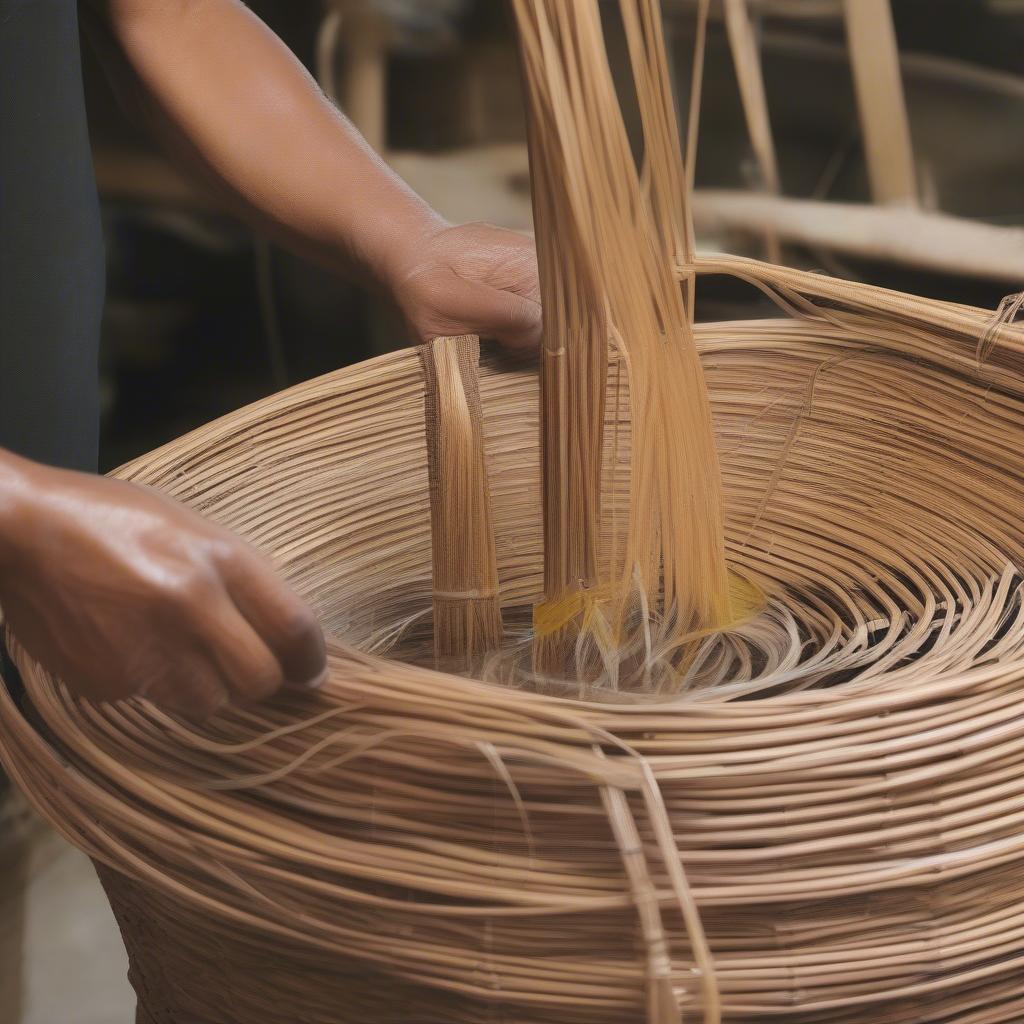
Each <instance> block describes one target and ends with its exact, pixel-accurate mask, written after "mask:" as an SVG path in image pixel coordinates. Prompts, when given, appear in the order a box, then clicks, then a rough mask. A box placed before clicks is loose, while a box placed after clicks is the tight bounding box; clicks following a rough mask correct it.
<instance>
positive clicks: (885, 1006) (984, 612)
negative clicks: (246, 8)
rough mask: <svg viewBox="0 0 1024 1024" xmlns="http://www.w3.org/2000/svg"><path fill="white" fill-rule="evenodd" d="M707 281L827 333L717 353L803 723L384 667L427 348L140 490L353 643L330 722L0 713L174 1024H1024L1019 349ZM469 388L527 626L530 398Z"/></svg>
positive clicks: (42, 691) (426, 543)
mask: <svg viewBox="0 0 1024 1024" xmlns="http://www.w3.org/2000/svg"><path fill="white" fill-rule="evenodd" d="M703 269H704V270H707V271H722V270H725V271H728V272H731V273H736V274H738V275H739V276H741V277H745V278H746V279H748V280H753V281H755V283H756V282H762V283H763V281H764V280H768V279H769V278H770V280H771V282H772V284H773V287H775V288H776V289H778V290H780V291H785V294H786V295H788V296H789V298H790V300H792V301H794V302H795V297H796V296H797V294H798V293H799V294H800V295H801V296H803V299H802V300H801V301H802V302H803V303H804V306H803V308H802V311H803V313H804V315H803V316H802V317H800V318H796V317H794V318H792V319H782V320H776V321H763V322H756V323H747V324H728V325H723V324H709V325H703V326H701V327H700V328H699V331H698V335H699V343H700V346H701V350H702V358H703V361H704V366H705V369H706V373H707V378H708V383H709V387H710V391H711V396H712V401H713V406H714V415H715V422H716V430H717V435H718V440H719V446H720V452H721V458H722V465H723V471H724V476H725V485H726V496H727V508H728V516H729V520H728V539H729V553H730V559H731V562H732V564H733V565H734V566H735V567H739V568H741V569H746V570H747V571H748V572H750V573H752V574H754V575H755V576H756V577H757V578H758V579H759V580H760V581H761V582H763V583H764V585H765V587H766V589H767V590H768V592H769V594H771V595H775V596H777V597H778V606H777V607H776V608H775V611H774V612H772V611H771V608H770V609H769V613H768V619H767V620H766V624H765V626H764V628H765V629H767V630H786V629H793V630H796V631H797V632H798V633H799V634H800V636H801V638H802V640H803V641H805V642H804V643H803V645H802V649H800V645H798V649H799V651H800V653H799V656H798V657H797V659H796V662H795V664H794V665H792V666H789V671H790V677H791V678H792V677H794V676H800V673H804V675H805V676H806V687H805V688H803V689H800V688H798V689H796V691H795V692H783V690H784V689H785V688H784V687H781V686H780V689H779V691H778V692H777V693H773V692H769V693H767V694H764V695H762V696H761V697H760V698H758V699H752V700H744V701H738V702H729V701H725V700H721V699H718V698H716V697H714V695H703V696H701V695H700V694H695V695H692V696H691V697H690V698H689V699H684V700H678V701H674V702H661V703H652V702H651V701H646V702H640V703H636V702H633V703H631V702H629V701H626V700H623V701H621V702H618V703H616V702H614V701H611V702H609V701H602V702H591V703H584V702H579V701H573V700H567V699H560V698H557V697H553V696H543V695H540V694H536V693H531V692H526V691H518V690H507V689H502V688H499V687H496V686H491V685H488V684H484V683H480V682H476V681H474V680H470V679H466V678H461V677H458V676H454V675H445V674H440V673H433V672H431V671H430V670H429V669H426V668H416V667H412V666H409V665H403V664H400V663H398V662H397V661H389V660H386V659H382V658H378V657H376V656H373V655H371V654H366V653H361V652H360V647H361V646H365V645H367V644H368V643H370V642H371V641H372V640H373V638H374V637H376V636H377V635H378V633H379V631H380V630H381V629H382V628H383V627H387V626H389V625H390V624H392V623H394V622H395V621H397V620H400V619H402V618H403V617H407V616H410V615H412V614H413V613H416V612H420V613H423V612H424V611H425V610H426V609H429V607H430V598H431V589H432V583H431V537H430V508H429V497H428V481H427V462H426V452H425V446H424V412H423V409H424V395H423V387H424V383H423V372H422V368H421V362H420V359H419V358H418V356H417V354H416V353H415V352H413V351H404V352H400V353H397V354H394V355H390V356H386V357H383V358H381V359H378V360H374V361H372V362H370V363H367V364H362V365H359V366H355V367H352V368H349V369H347V370H343V371H339V372H337V373H334V374H331V375H328V376H326V377H323V378H320V379H318V380H315V381H311V382H309V383H306V384H303V385H300V386H298V387H296V388H293V389H291V390H289V391H287V392H285V393H283V394H281V395H277V396H274V397H273V398H270V399H267V400H265V401H263V402H259V403H257V404H255V405H253V406H250V407H248V408H246V409H243V410H241V411H239V412H237V413H234V414H232V415H230V416H228V417H225V418H224V419H222V420H219V421H217V422H215V423H213V424H211V425H209V426H207V427H205V428H203V429H201V430H199V431H197V432H195V433H193V434H190V435H188V436H186V437H184V438H182V439H180V440H179V441H176V442H174V443H172V444H170V445H168V446H166V447H164V448H162V449H160V450H158V451H156V452H154V453H152V454H151V455H149V456H146V457H144V458H142V459H140V460H138V461H137V462H135V463H133V464H131V465H129V466H127V467H125V468H124V469H123V470H122V471H121V472H120V473H119V475H120V476H122V477H124V478H126V479H131V480H135V481H139V482H142V483H146V484H149V485H152V486H156V487H159V488H160V489H162V490H164V491H166V492H167V493H169V494H171V495H173V496H174V497H176V498H178V499H180V500H182V501H184V502H186V503H188V504H189V505H191V506H193V507H194V508H196V509H198V510H200V511H201V512H203V513H205V514H207V515H209V516H212V517H213V518H215V519H216V520H218V521H220V522H221V523H223V524H225V525H227V526H229V527H231V528H233V529H235V530H237V531H239V532H240V533H241V534H242V535H244V536H245V537H247V538H249V539H250V540H251V541H253V542H254V543H256V544H257V545H259V546H260V547H262V548H263V549H264V550H266V551H268V552H270V553H272V555H273V556H274V558H275V560H276V561H277V563H278V564H279V566H280V567H281V569H282V571H283V572H284V574H285V575H286V576H287V577H288V579H290V580H291V581H292V582H293V583H294V585H295V586H296V587H297V588H298V589H299V590H300V591H301V592H302V593H303V594H304V595H305V596H306V597H307V598H308V599H309V600H310V601H311V602H312V603H313V605H314V606H315V608H316V609H317V610H318V612H319V613H320V615H321V616H322V619H323V622H324V623H325V627H326V629H327V631H328V632H329V634H330V635H331V637H332V638H333V639H332V641H331V645H330V646H331V665H332V679H331V682H330V683H329V684H328V686H327V687H326V688H325V690H324V691H322V692H320V693H318V694H316V695H313V696H296V695H286V696H284V697H283V698H281V699H280V700H279V701H277V702H276V703H274V704H272V705H270V706H269V708H268V709H267V710H266V711H265V712H263V713H262V714H261V715H260V716H257V715H256V714H255V712H253V711H251V710H246V709H235V710H231V711H228V712H225V713H224V714H223V715H222V716H221V717H219V718H218V719H216V720H215V721H213V722H211V723H209V724H208V725H207V726H205V727H203V728H200V729H192V728H187V727H185V726H184V725H181V724H179V723H175V722H173V721H172V720H170V719H169V718H167V717H165V716H163V715H161V714H160V713H159V712H158V711H156V710H154V709H152V708H149V707H147V706H145V705H127V706H123V707H119V708H112V707H111V708H106V707H105V708H89V707H87V706H84V705H82V704H80V703H78V702H76V701H74V700H73V699H71V698H70V697H69V696H68V695H67V693H66V691H65V690H64V689H63V687H62V686H60V684H59V683H57V682H56V681H54V680H51V679H49V678H48V677H47V676H46V675H45V673H44V672H42V671H41V670H40V669H39V668H38V667H37V666H35V665H33V664H32V663H31V662H30V659H28V658H27V657H25V656H24V655H23V654H22V655H21V657H20V664H21V666H22V669H23V674H24V676H25V679H26V684H27V688H28V693H29V697H30V699H31V701H32V703H33V705H34V708H35V712H36V714H37V715H38V717H39V719H40V720H41V722H42V723H43V725H44V728H45V735H44V734H43V731H42V730H37V729H33V728H31V727H30V726H29V725H28V724H27V722H26V720H25V719H24V718H23V717H22V716H21V715H20V713H19V712H18V711H17V709H15V708H14V707H13V705H12V704H11V702H10V700H9V699H7V698H6V697H4V698H2V700H0V719H2V722H0V735H2V740H0V753H2V760H3V763H4V765H5V767H6V768H7V769H8V770H9V771H10V773H11V775H12V777H14V778H15V779H16V780H18V781H19V783H20V784H21V785H22V786H23V788H24V789H25V791H26V792H27V793H28V795H29V796H30V798H31V799H32V801H33V803H34V804H35V805H36V807H37V808H38V809H39V810H40V811H41V812H42V813H43V814H45V815H46V816H47V817H48V818H49V819H50V820H51V821H52V822H53V823H54V824H55V825H56V826H57V827H58V828H59V829H61V831H63V832H64V833H65V835H67V836H68V838H69V839H71V841H72V842H75V843H76V844H78V845H79V846H81V847H82V848H83V849H85V850H86V851H87V852H88V853H90V854H91V855H92V856H93V857H94V858H95V859H97V860H98V861H99V862H101V863H103V864H105V865H106V867H105V868H104V869H103V875H104V880H105V882H106V884H107V886H108V890H109V892H110V895H111V899H112V901H113V903H114V907H115V910H116V912H117V916H118V919H119V921H120V923H121V926H122V929H123V930H124V933H125V938H126V941H127V944H128V948H129V951H130V953H131V959H132V976H133V980H134V981H135V983H136V986H137V989H138V991H139V992H140V996H141V998H142V1000H143V1002H144V1003H145V1005H146V1007H147V1009H148V1011H149V1013H150V1014H151V1015H152V1017H153V1020H154V1021H155V1022H156V1024H171V1022H173V1024H181V1022H186V1021H193V1020H200V1021H203V1022H209V1024H277V1022H283V1021H294V1022H308V1024H356V1022H358V1024H379V1022H385V1021H386V1022H397V1021H403V1022H406V1024H443V1022H449V1021H450V1022H465V1024H469V1022H472V1024H483V1022H502V1024H601V1022H609V1024H611V1022H615V1024H639V1022H641V1021H648V1020H649V1021H658V1022H662V1021H668V1020H678V1019H687V1020H713V1019H715V1017H716V1013H717V1011H716V1009H715V1006H716V997H715V992H716V991H717V992H718V993H719V995H720V999H721V1008H722V1014H723V1017H724V1019H725V1020H727V1021H731V1022H747V1021H749V1022H752V1021H762V1020H769V1019H775V1020H784V1021H787V1022H798V1021H807V1022H812V1021H813V1022H836V1024H839V1022H850V1024H853V1022H857V1024H861V1022H863V1024H868V1022H872V1024H874V1022H879V1021H885V1022H892V1024H899V1022H908V1024H909V1022H923V1021H930V1022H938V1021H957V1022H958V1024H964V1022H971V1024H985V1022H1011V1021H1020V1020H1022V1019H1024V984H1022V981H1021V978H1022V977H1024V694H1022V693H1021V690H1022V679H1024V652H1022V649H1021V644H1022V642H1024V612H1022V609H1021V603H1020V596H1019V583H1020V580H1019V577H1018V575H1017V570H1016V569H1015V568H1014V567H1015V566H1018V565H1022V564H1024V550H1022V541H1024V533H1022V530H1021V527H1020V519H1021V513H1022V510H1024V445H1022V444H1021V439H1022V438H1024V377H1022V376H1021V374H1020V371H1021V369H1022V367H1024V363H1022V355H1021V353H1022V352H1024V338H1022V336H1021V332H1020V331H1015V330H1012V329H1008V328H1007V329H1004V330H1003V331H1002V332H997V334H996V335H993V334H992V332H991V331H990V330H989V328H988V326H987V324H988V320H987V316H986V314H984V313H982V312H981V311H976V310H966V309H963V308H962V307H953V306H945V305H943V304H939V303H929V302H925V301H924V300H914V299H911V298H909V297H900V296H895V297H894V296H891V295H887V296H883V297H881V298H879V296H878V293H876V292H874V291H873V290H869V289H863V290H861V289H858V288H857V287H856V286H850V285H841V284H839V283H837V282H828V280H827V279H821V278H816V277H813V276H812V275H802V276H801V275H796V272H788V271H782V270H779V269H778V268H767V267H765V266H764V265H761V264H753V263H749V262H744V261H731V262H730V261H725V262H719V263H714V262H711V263H709V264H708V265H707V266H705V267H704V268H703ZM787 275H788V276H787ZM815 289H818V291H819V294H817V295H815V294H812V293H813V292H814V290H815ZM821 289H825V290H826V291H827V290H829V289H832V292H830V294H829V295H828V296H824V297H823V296H822V295H821V294H820V291H821ZM837 290H838V291H837ZM815 310H817V312H815ZM993 340H995V341H997V342H998V345H997V347H996V348H995V349H994V350H992V351H991V352H989V351H986V352H985V355H986V357H987V358H986V359H985V360H984V361H979V360H978V358H977V346H978V345H979V343H985V344H987V343H988V342H989V341H993ZM480 391H481V401H482V406H483V410H484V435H485V444H486V453H487V457H488V463H489V483H490V493H491V501H492V513H493V522H494V533H495V538H496V543H497V554H498V569H499V577H500V582H501V595H502V605H503V609H504V610H505V612H506V615H507V616H508V617H514V615H515V610H516V609H525V608H528V607H529V605H530V603H531V602H532V601H533V600H535V599H536V598H537V596H538V592H539V588H540V565H541V562H540V559H541V537H540V494H539V471H538V460H539V452H538V424H537V380H536V376H535V373H534V372H533V370H531V369H529V368H527V369H524V368H521V367H520V368H509V367H505V366H499V365H498V364H497V363H494V362H489V361H488V360H487V359H485V361H484V365H483V366H482V368H481V372H480ZM783 606H784V607H785V609H787V610H786V611H784V610H783ZM772 607H775V606H772ZM421 621H422V622H425V623H426V625H427V628H428V629H429V616H428V617H426V618H425V619H421ZM834 621H841V622H843V623H844V626H843V629H842V630H841V632H842V635H841V636H838V637H835V636H834V637H832V639H831V641H829V640H828V638H827V637H826V638H825V639H822V636H821V635H820V634H821V632H822V630H823V629H824V628H825V627H824V625H823V624H825V623H828V622H834ZM125 642H129V643H130V642H131V638H130V637H126V638H125ZM829 642H831V648H830V649H831V650H832V655H831V656H830V657H831V661H830V662H829V664H830V668H829V670H828V672H826V673H821V672H818V673H817V674H816V670H815V657H816V652H819V651H820V650H821V649H822V647H823V646H826V645H827V644H828V643H829ZM819 668H820V666H819ZM776 670H778V671H783V670H786V667H785V666H783V667H782V669H779V667H778V666H776ZM299 723H304V724H303V725H302V726H301V728H300V727H298V726H299ZM275 726H279V727H280V729H279V731H278V732H277V733H274V734H273V735H272V736H271V737H269V738H267V737H266V733H267V730H268V729H270V728H273V727H275ZM157 736H158V737H159V739H160V747H161V750H163V751H166V750H167V749H168V747H169V748H170V749H171V750H172V751H175V752H176V755H175V757H173V758H168V757H166V756H163V755H162V756H161V757H160V758H158V757H156V756H155V755H154V754H153V753H152V749H153V746H154V744H153V743H152V742H151V740H152V738H154V737H157ZM261 737H263V739H261ZM256 744H261V747H260V749H261V751H262V756H263V757H264V759H265V758H266V757H268V756H270V755H268V751H269V752H270V753H271V754H272V755H273V757H274V758H277V761H276V762H275V763H279V764H280V766H281V768H282V772H281V773H280V774H279V775H278V776H276V777H273V778H259V779H256V778H252V777H251V773H252V771H253V768H252V765H251V763H250V761H249V759H248V753H249V752H250V751H251V750H252V749H253V747H254V745H256ZM262 763H265V761H264V762H262ZM285 768H288V769H289V770H288V771H287V772H285V771H284V769H285ZM197 779H200V780H204V781H203V784H201V785H200V784H197V782H196V780H197ZM226 782H228V783H229V784H230V785H231V786H232V787H233V788H225V783H226ZM666 828H667V829H668V832H667V833H666V831H665V829H666ZM666 836H667V838H666ZM670 848H671V852H670ZM680 868H682V870H683V871H684V872H685V878H683V877H682V876H681V874H680V871H679V869H680ZM681 886H682V887H685V891H686V892H689V893H692V895H693V897H694V898H695V899H696V902H697V905H698V907H699V910H700V921H701V925H702V928H703V932H704V933H705V934H706V936H707V941H708V942H709V944H710V949H711V952H712V955H713V960H714V972H713V977H709V976H708V972H706V971H705V972H704V973H703V975H701V974H698V973H697V972H695V970H694V964H695V953H694V950H695V948H696V945H695V944H696V943H697V941H698V937H697V936H695V934H694V929H693V927H692V925H687V924H686V921H685V917H684V914H683V912H682V910H681V909H680V902H679V899H678V894H679V892H680V887H681Z"/></svg>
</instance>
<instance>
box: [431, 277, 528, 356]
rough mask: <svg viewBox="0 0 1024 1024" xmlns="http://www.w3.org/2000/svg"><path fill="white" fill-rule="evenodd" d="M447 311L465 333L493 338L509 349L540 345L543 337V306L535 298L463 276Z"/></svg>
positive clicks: (521, 349) (519, 349)
mask: <svg viewBox="0 0 1024 1024" xmlns="http://www.w3.org/2000/svg"><path fill="white" fill-rule="evenodd" d="M453 291H455V292H456V294H453V295H452V296H451V302H450V303H449V304H447V308H446V312H447V313H448V316H449V317H450V318H451V319H452V320H457V321H458V323H459V325H460V327H461V328H462V331H463V333H467V334H478V335H480V337H482V338H493V339H494V340H495V341H497V342H498V343H499V344H501V345H503V346H504V347H505V348H508V349H515V350H518V351H525V350H527V349H533V348H537V346H538V345H539V344H540V339H541V307H540V303H539V302H537V301H536V300H534V299H530V298H527V297H525V296H523V295H519V294H517V293H516V292H512V291H506V290H505V289H502V288H494V287H492V286H491V285H487V284H483V283H482V282H480V281H468V280H466V279H465V278H459V283H458V286H457V287H456V288H455V289H453Z"/></svg>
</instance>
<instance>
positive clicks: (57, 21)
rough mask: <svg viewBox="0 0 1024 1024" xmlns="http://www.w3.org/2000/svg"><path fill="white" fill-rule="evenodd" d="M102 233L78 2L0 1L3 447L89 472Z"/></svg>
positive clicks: (93, 457)
mask: <svg viewBox="0 0 1024 1024" xmlns="http://www.w3.org/2000/svg"><path fill="white" fill-rule="evenodd" d="M103 270H104V267H103V239H102V234H101V227H100V217H99V203H98V200H97V195H96V183H95V180H94V178H93V170H92V159H91V155H90V150H89V136H88V128H87V125H86V118H85V101H84V96H83V93H82V69H81V62H80V54H79V41H78V11H77V6H76V2H75V0H0V447H4V448H9V449H11V450H13V451H16V452H18V453H19V454H22V455H26V456H28V457H30V458H33V459H37V460H40V461H42V462H47V463H51V464H53V465H60V466H67V467H72V468H77V469H87V470H94V469H95V468H96V461H97V445H98V431H99V423H98V412H99V411H98V379H97V378H98V352H99V332H100V317H101V313H102V306H103V290H104V273H103Z"/></svg>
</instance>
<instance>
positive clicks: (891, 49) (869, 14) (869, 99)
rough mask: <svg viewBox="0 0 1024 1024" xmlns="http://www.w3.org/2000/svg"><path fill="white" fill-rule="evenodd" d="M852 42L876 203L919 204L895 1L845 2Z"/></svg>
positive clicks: (865, 150) (851, 56)
mask: <svg viewBox="0 0 1024 1024" xmlns="http://www.w3.org/2000/svg"><path fill="white" fill-rule="evenodd" d="M843 11H844V14H845V18H846V42H847V46H848V47H849V51H850V63H851V66H852V70H853V81H854V86H855V88H856V92H857V106H858V110H859V113H860V124H861V132H862V135H863V138H864V154H865V158H866V160H867V165H868V178H869V180H870V182H871V194H872V196H873V197H874V200H875V202H876V203H904V204H916V203H917V198H918V193H917V178H916V175H915V172H914V151H913V146H912V144H911V140H910V121H909V119H908V117H907V103H906V99H905V97H904V94H903V80H902V78H901V77H900V62H899V49H898V47H897V45H896V29H895V27H894V25H893V21H892V8H891V7H890V5H889V0H845V3H844V5H843Z"/></svg>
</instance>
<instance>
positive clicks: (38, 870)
mask: <svg viewBox="0 0 1024 1024" xmlns="http://www.w3.org/2000/svg"><path fill="white" fill-rule="evenodd" d="M0 826H2V823H0ZM12 833H15V834H18V835H20V837H21V838H19V839H12V838H11V835H12ZM5 835H6V836H7V838H6V839H5V838H4V836H5ZM127 970H128V961H127V958H126V956H125V952H124V946H123V944H122V942H121V935H120V932H118V930H117V925H116V924H115V923H114V918H113V915H112V914H111V912H110V908H109V906H108V905H107V901H106V897H105V896H104V894H103V890H102V889H101V888H100V884H99V882H98V881H97V879H96V875H95V873H94V871H93V869H92V865H91V864H90V862H89V860H88V858H87V857H85V856H84V855H83V854H81V853H79V852H78V851H77V850H75V849H74V848H73V847H71V846H69V845H68V844H67V843H65V842H64V841H63V840H62V839H60V838H59V837H58V836H56V835H55V834H54V833H53V832H51V831H50V830H49V829H47V828H46V827H45V826H43V825H42V824H40V823H38V822H34V821H22V822H21V823H20V824H19V825H18V826H17V828H16V829H11V828H10V827H9V826H8V827H4V828H2V830H0V1024H133V1022H134V1020H135V998H134V995H133V993H132V991H131V988H130V987H129V985H128V981H127V978H126V976H125V975H126V972H127Z"/></svg>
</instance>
